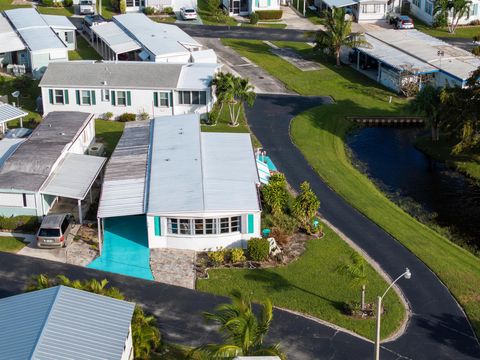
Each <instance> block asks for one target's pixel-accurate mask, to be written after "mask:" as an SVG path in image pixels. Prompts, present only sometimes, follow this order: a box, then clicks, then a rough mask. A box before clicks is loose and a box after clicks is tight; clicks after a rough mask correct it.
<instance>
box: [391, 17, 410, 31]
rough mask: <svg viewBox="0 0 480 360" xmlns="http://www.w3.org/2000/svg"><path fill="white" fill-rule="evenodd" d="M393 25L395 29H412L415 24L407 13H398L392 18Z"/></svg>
mask: <svg viewBox="0 0 480 360" xmlns="http://www.w3.org/2000/svg"><path fill="white" fill-rule="evenodd" d="M393 25H394V26H395V29H413V28H415V25H414V24H413V20H412V18H411V17H410V16H407V15H400V16H398V17H396V18H395V19H394V23H393Z"/></svg>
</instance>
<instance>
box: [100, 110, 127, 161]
mask: <svg viewBox="0 0 480 360" xmlns="http://www.w3.org/2000/svg"><path fill="white" fill-rule="evenodd" d="M124 126H125V124H124V123H122V122H118V121H108V120H100V119H97V120H95V132H96V137H97V139H98V140H99V141H100V142H102V143H103V144H104V145H105V151H106V153H107V156H110V155H112V152H113V150H114V149H115V146H117V143H118V140H120V137H121V136H122V133H123V128H124Z"/></svg>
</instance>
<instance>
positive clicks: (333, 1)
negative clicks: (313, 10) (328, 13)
mask: <svg viewBox="0 0 480 360" xmlns="http://www.w3.org/2000/svg"><path fill="white" fill-rule="evenodd" d="M323 2H324V3H325V4H327V5H328V6H329V7H336V8H341V7H345V6H350V5H355V4H357V3H358V1H357V0H323Z"/></svg>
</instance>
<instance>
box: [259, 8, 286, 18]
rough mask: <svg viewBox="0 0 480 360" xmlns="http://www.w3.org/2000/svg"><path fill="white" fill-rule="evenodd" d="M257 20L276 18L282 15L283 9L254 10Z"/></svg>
mask: <svg viewBox="0 0 480 360" xmlns="http://www.w3.org/2000/svg"><path fill="white" fill-rule="evenodd" d="M255 14H257V15H258V19H259V20H278V19H281V18H282V16H283V10H261V11H255Z"/></svg>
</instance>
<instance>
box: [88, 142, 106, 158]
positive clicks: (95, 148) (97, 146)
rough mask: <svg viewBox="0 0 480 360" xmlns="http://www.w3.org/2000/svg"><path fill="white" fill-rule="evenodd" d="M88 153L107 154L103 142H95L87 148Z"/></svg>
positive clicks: (94, 154) (95, 154)
mask: <svg viewBox="0 0 480 360" xmlns="http://www.w3.org/2000/svg"><path fill="white" fill-rule="evenodd" d="M87 154H88V155H93V156H103V154H105V147H104V146H103V144H102V143H93V144H92V145H90V147H89V148H88V150H87Z"/></svg>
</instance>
